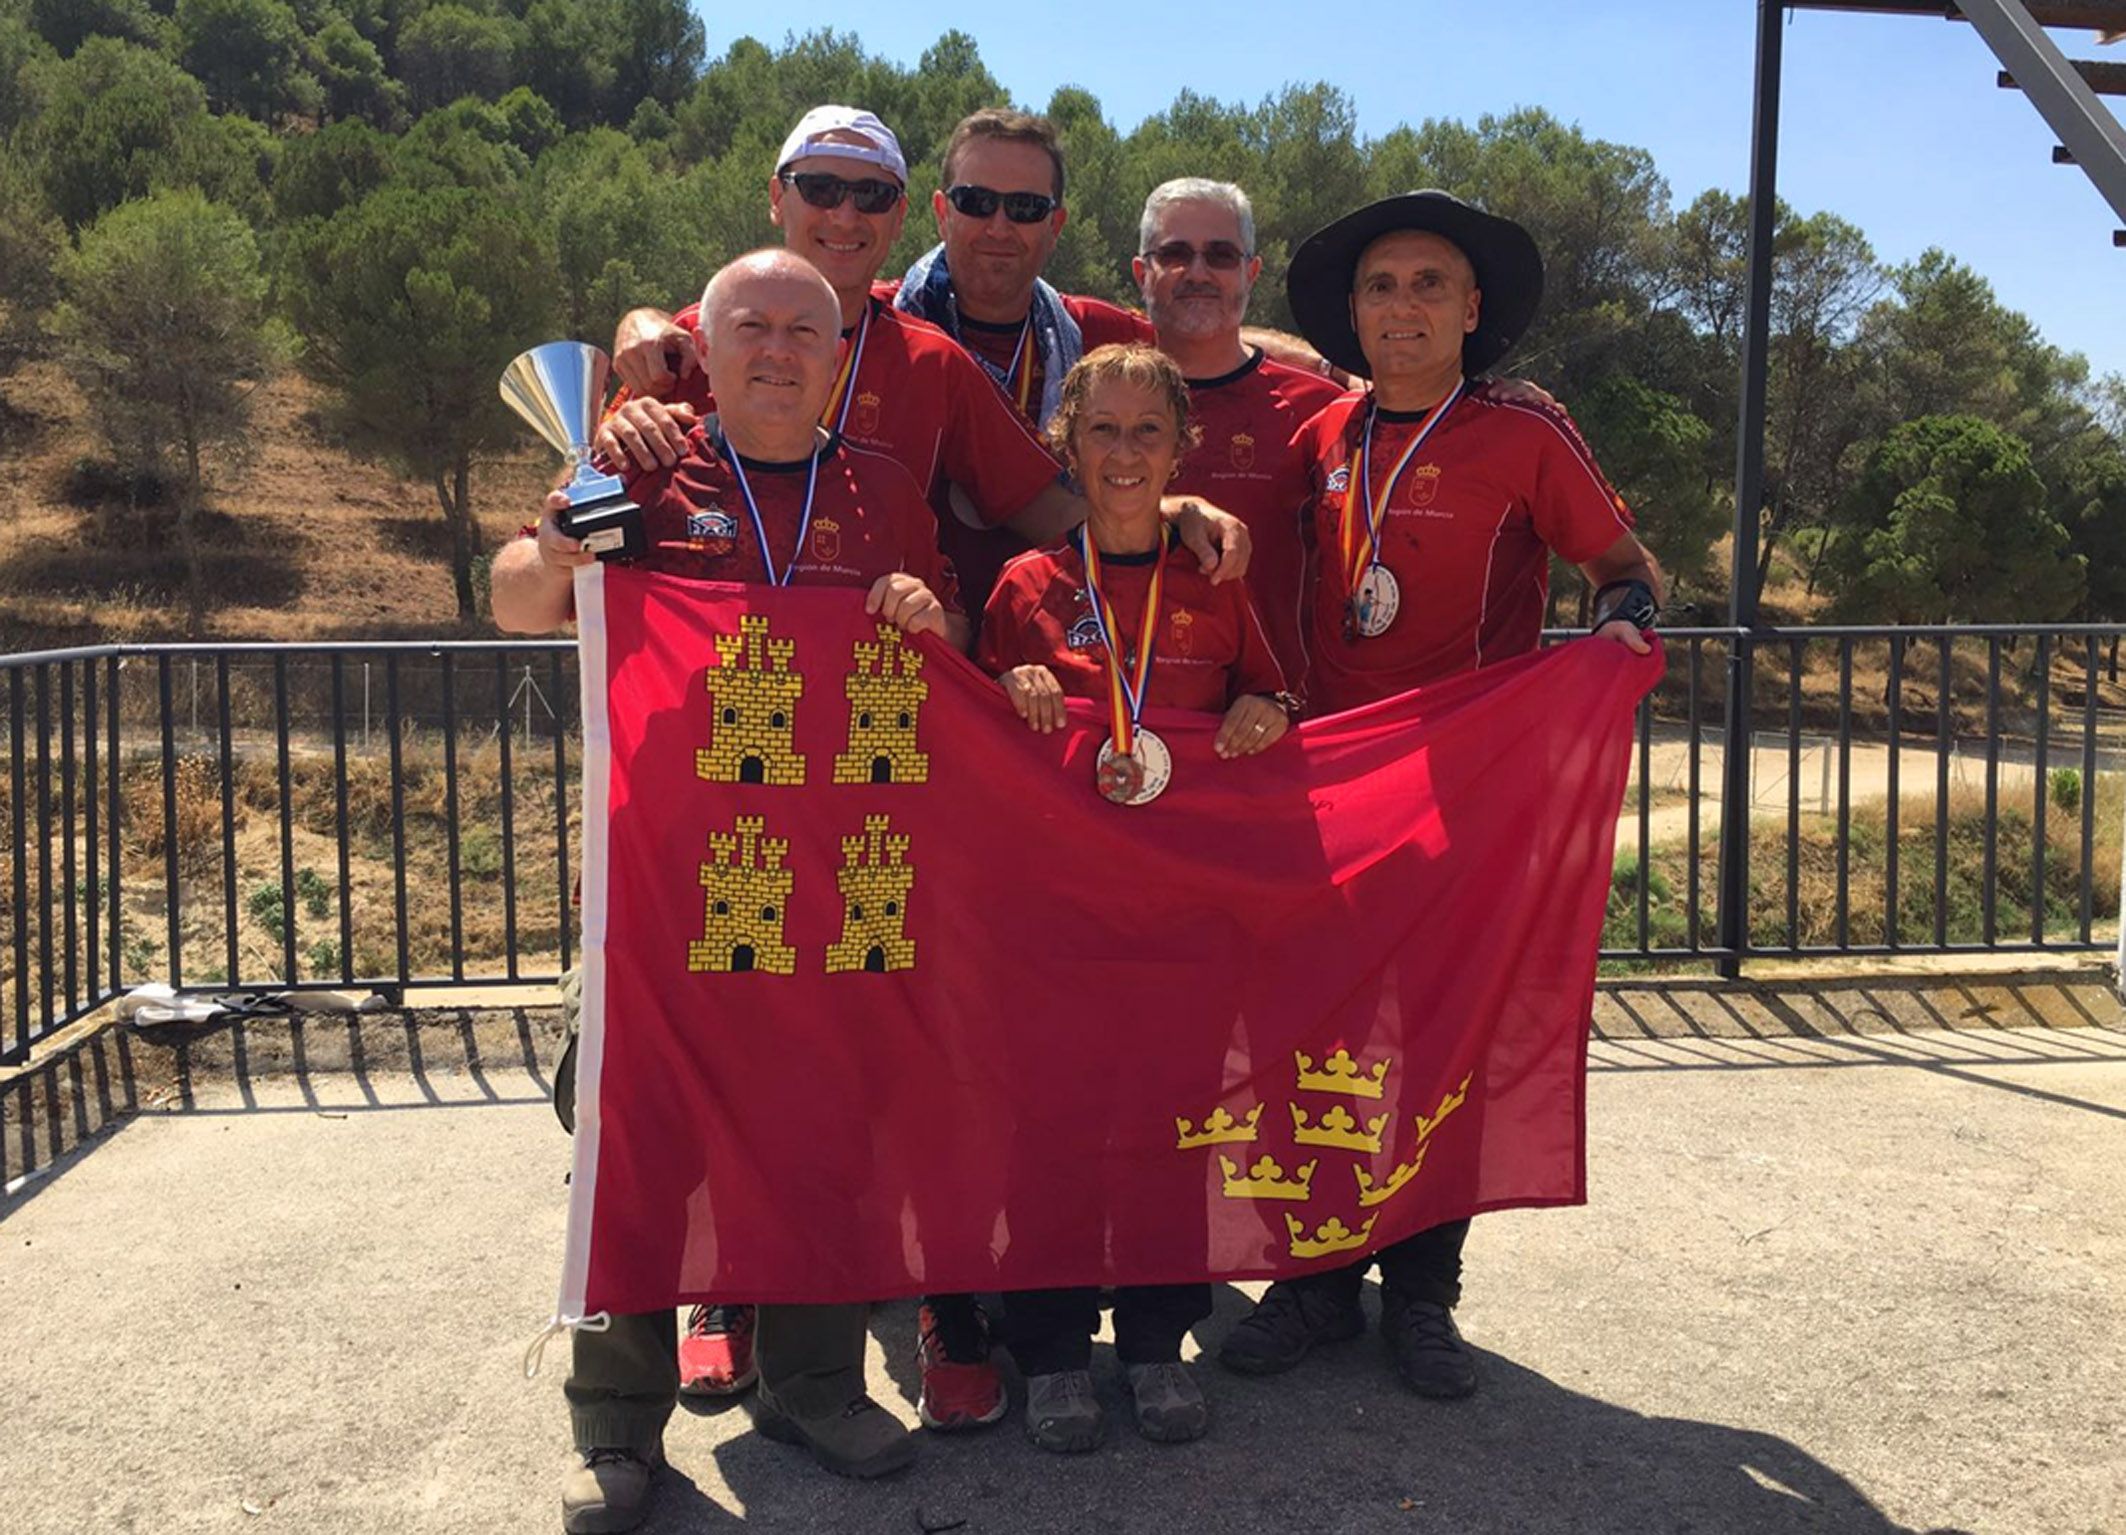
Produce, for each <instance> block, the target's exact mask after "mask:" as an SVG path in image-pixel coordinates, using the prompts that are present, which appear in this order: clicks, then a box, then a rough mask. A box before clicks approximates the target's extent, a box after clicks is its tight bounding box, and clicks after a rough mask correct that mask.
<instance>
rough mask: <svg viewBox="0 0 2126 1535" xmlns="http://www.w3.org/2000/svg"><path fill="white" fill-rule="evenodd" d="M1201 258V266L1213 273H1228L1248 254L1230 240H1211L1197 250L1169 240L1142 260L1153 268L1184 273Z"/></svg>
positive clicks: (1185, 243) (1246, 257)
mask: <svg viewBox="0 0 2126 1535" xmlns="http://www.w3.org/2000/svg"><path fill="white" fill-rule="evenodd" d="M1198 256H1201V257H1202V258H1203V264H1204V265H1205V266H1207V267H1209V268H1210V269H1211V270H1212V271H1214V272H1230V271H1233V270H1235V269H1236V268H1238V267H1239V266H1240V264H1241V263H1242V262H1244V261H1246V260H1247V259H1248V253H1247V252H1246V251H1244V250H1242V249H1241V248H1240V247H1239V246H1237V245H1235V244H1234V243H1233V242H1232V241H1231V240H1213V241H1211V242H1210V244H1208V245H1206V246H1204V247H1203V248H1202V249H1201V250H1198V249H1197V248H1196V247H1195V246H1193V245H1191V244H1189V243H1188V241H1186V240H1169V241H1167V242H1166V243H1165V244H1164V245H1161V246H1158V247H1156V248H1155V249H1152V250H1148V251H1146V252H1145V253H1144V259H1145V260H1146V261H1149V262H1150V263H1151V264H1152V265H1153V266H1155V267H1163V268H1165V269H1166V270H1167V271H1169V272H1184V271H1187V270H1188V268H1189V267H1191V266H1193V265H1194V264H1195V261H1196V258H1197V257H1198Z"/></svg>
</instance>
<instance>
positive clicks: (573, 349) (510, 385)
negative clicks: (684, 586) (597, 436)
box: [502, 341, 644, 560]
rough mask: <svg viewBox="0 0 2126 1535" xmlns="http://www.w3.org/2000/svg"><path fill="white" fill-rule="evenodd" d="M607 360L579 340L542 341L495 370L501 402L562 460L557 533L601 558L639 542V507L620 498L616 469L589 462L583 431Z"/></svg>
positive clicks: (588, 428) (639, 548) (631, 551)
mask: <svg viewBox="0 0 2126 1535" xmlns="http://www.w3.org/2000/svg"><path fill="white" fill-rule="evenodd" d="M611 366H612V364H611V363H610V362H609V361H608V360H607V358H606V355H605V353H603V352H601V351H599V350H598V349H597V348H596V347H594V346H591V345H590V344H588V343H587V342H582V341H549V342H547V343H546V345H544V346H535V347H533V348H532V349H531V350H530V351H528V352H524V353H521V354H519V356H518V357H517V360H516V361H515V362H512V363H511V364H510V365H509V367H508V368H507V369H506V370H505V371H504V372H503V374H502V400H503V403H504V404H506V405H508V406H509V408H510V409H511V410H513V411H515V412H516V413H517V414H518V415H520V416H522V417H523V418H524V419H525V420H526V421H528V422H529V423H531V428H532V430H533V431H535V432H537V433H538V434H539V435H540V436H541V437H544V438H545V439H546V440H547V442H548V443H549V444H551V445H552V447H553V448H554V450H555V451H556V452H558V453H560V454H561V455H562V457H564V458H565V459H567V460H568V468H569V471H570V475H569V481H568V483H567V484H566V485H564V486H562V487H561V488H562V490H563V492H564V493H565V494H566V495H567V496H568V510H567V511H565V512H563V513H562V514H561V516H560V517H559V519H558V521H559V522H560V524H561V531H562V532H564V533H566V534H568V536H569V537H571V538H574V539H578V540H580V541H581V542H582V544H583V547H584V548H585V549H586V550H588V551H589V552H590V553H592V554H595V555H596V556H598V558H599V559H601V560H610V559H619V558H624V557H628V556H633V555H639V554H641V553H642V552H643V548H644V543H643V533H642V508H641V507H639V506H637V505H635V503H634V502H632V501H630V500H629V499H628V498H627V492H626V490H625V488H624V487H623V486H622V484H621V482H620V477H619V476H618V475H612V474H600V473H599V472H598V471H597V470H596V469H594V468H593V467H592V466H591V446H590V444H591V437H592V435H593V434H594V433H595V432H596V431H597V428H598V412H599V410H600V408H601V407H602V406H603V405H604V404H605V381H606V376H607V373H608V371H609V369H610V368H611Z"/></svg>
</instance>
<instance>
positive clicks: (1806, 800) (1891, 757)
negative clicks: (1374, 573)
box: [0, 625, 2126, 1059]
mask: <svg viewBox="0 0 2126 1535" xmlns="http://www.w3.org/2000/svg"><path fill="white" fill-rule="evenodd" d="M2122 636H2126V626H2089V625H2049V626H2046V625H2004V626H1988V627H1962V628H1949V627H1931V628H1896V629H1893V628H1881V627H1850V628H1808V629H1787V630H1758V631H1756V632H1754V633H1748V634H1746V633H1744V632H1743V631H1740V630H1735V629H1673V630H1669V631H1667V632H1666V634H1665V636H1664V638H1665V640H1666V643H1667V645H1668V651H1669V668H1668V674H1667V676H1666V678H1665V679H1664V680H1663V682H1662V683H1661V685H1660V686H1659V688H1657V689H1656V690H1655V691H1654V692H1653V693H1652V694H1651V695H1649V696H1648V698H1647V699H1646V700H1645V702H1644V703H1643V704H1642V705H1641V707H1640V711H1639V720H1638V727H1639V728H1638V735H1637V742H1636V749H1635V753H1634V758H1633V768H1632V775H1631V782H1630V785H1629V788H1628V790H1627V793H1626V797H1625V803H1624V806H1623V814H1622V815H1621V816H1620V818H1619V821H1618V840H1617V862H1616V873H1615V876H1614V878H1613V881H1612V888H1611V902H1610V912H1609V924H1608V930H1607V932H1606V934H1605V937H1604V943H1603V951H1602V952H1603V957H1604V959H1605V960H1607V961H1610V962H1611V963H1612V964H1613V965H1617V964H1621V965H1625V966H1642V967H1643V966H1646V965H1669V964H1683V965H1692V966H1703V965H1707V964H1711V965H1716V966H1719V967H1721V968H1722V969H1724V970H1727V971H1729V972H1730V973H1731V972H1732V971H1733V969H1734V968H1735V967H1736V966H1739V964H1740V963H1741V962H1742V961H1744V960H1745V959H1751V958H1768V957H1771V958H1776V957H1805V956H1813V955H1824V954H1850V955H1884V954H1927V953H1934V954H1962V953H1978V952H1986V953H2038V952H2045V953H2055V952H2057V953H2070V952H2087V951H2094V950H2099V949H2107V948H2110V947H2111V946H2112V944H2113V943H2114V942H2115V934H2116V932H2117V913H2118V883H2119V872H2118V855H2119V851H2120V844H2119V827H2120V824H2121V819H2122V816H2126V807H2122V801H2126V687H2122V686H2121V685H2120V683H2119V682H2118V680H2117V678H2116V677H2115V675H2114V673H2113V658H2114V657H2115V655H2116V651H2117V642H2118V641H2119V640H2120V638H2121V637H2122ZM1569 637H1570V636H1569V635H1566V634H1562V633H1561V634H1554V635H1552V636H1549V638H1551V639H1553V640H1558V639H1565V638H1569ZM1735 676H1740V677H1741V678H1742V679H1743V686H1744V687H1745V688H1746V690H1747V692H1748V696H1749V707H1748V708H1747V709H1746V710H1745V711H1742V714H1741V716H1740V717H1742V718H1746V719H1747V720H1748V722H1749V727H1750V728H1749V739H1748V742H1747V757H1748V762H1747V771H1746V773H1745V774H1744V779H1743V781H1745V782H1747V783H1748V784H1749V786H1750V791H1749V795H1748V799H1749V804H1748V806H1747V813H1745V814H1736V815H1731V814H1728V813H1727V807H1726V806H1725V805H1724V804H1723V799H1724V797H1725V796H1724V788H1723V786H1724V784H1725V783H1726V782H1727V781H1728V772H1727V767H1728V764H1727V758H1726V752H1727V741H1726V731H1725V728H1724V721H1725V719H1726V717H1727V714H1728V709H1727V704H1728V699H1727V690H1728V686H1729V679H1730V678H1731V677H1735ZM1944 680H1946V683H1947V685H1946V686H1944V685H1943V684H1944ZM0 688H4V689H5V709H6V716H5V718H6V738H7V747H6V770H5V772H4V774H0V792H4V794H5V796H6V801H7V803H6V805H5V808H4V810H0V839H4V846H0V904H4V907H5V910H4V912H0V1059H19V1058H20V1057H21V1056H22V1054H23V1053H24V1052H26V1051H27V1049H28V1048H29V1047H30V1046H31V1045H33V1044H35V1043H36V1042H37V1041H39V1040H40V1039H43V1038H45V1037H46V1036H48V1035H49V1034H51V1033H52V1032H54V1031H55V1030H57V1029H59V1028H62V1027H64V1026H65V1025H66V1024H68V1023H70V1022H73V1021H74V1020H76V1019H78V1018H80V1017H82V1016H84V1015H85V1014H87V1013H89V1012H92V1011H94V1010H95V1009H96V1008H98V1007H100V1006H102V1005H103V1004H105V1003H106V1002H108V1001H109V1000H111V999H112V998H113V997H115V996H117V995H119V994H121V993H123V992H125V991H127V990H128V989H130V988H131V987H133V986H136V985H139V984H141V983H143V982H150V981H166V982H168V983H169V984H171V985H173V986H176V987H178V988H180V989H184V990H195V991H222V990H238V989H272V990H293V989H310V988H331V989H344V988H352V989H362V990H374V991H379V992H382V993H385V994H386V995H390V996H396V995H398V994H399V993H402V992H404V991H406V990H408V989H412V988H419V987H436V986H471V985H483V984H492V983H503V982H525V983H536V982H544V981H551V980H553V979H555V978H557V977H558V976H559V974H560V973H561V972H562V971H563V970H564V969H566V968H567V967H568V966H569V965H570V964H571V963H573V961H574V953H575V935H574V929H573V916H574V912H573V900H572V897H573V883H574V870H575V867H576V862H575V860H576V857H577V853H576V849H577V848H578V847H579V846H580V842H579V841H578V837H577V826H576V822H575V816H576V815H577V806H576V804H575V800H576V798H577V796H576V787H575V777H576V774H577V770H578V764H579V762H580V749H581V729H580V721H578V720H577V718H576V707H577V704H576V700H577V691H576V680H575V650H574V647H573V645H571V644H569V643H567V642H563V641H523V642H463V643H461V642H453V643H436V644H426V643H396V644H390V643H375V644H330V645H327V644H314V645H236V646H205V645H155V646H104V647H95V648H88V649H79V650H65V651H50V652H44V653H38V654H29V655H17V656H11V657H0ZM2107 697H2108V698H2109V699H2110V700H2111V702H2109V703H2107V702H2106V698H2107ZM1725 890H1747V891H1749V897H1748V901H1747V908H1748V909H1747V910H1746V911H1743V910H1740V909H1738V903H1734V902H1729V903H1723V902H1722V900H1721V893H1722V892H1723V891H1725Z"/></svg>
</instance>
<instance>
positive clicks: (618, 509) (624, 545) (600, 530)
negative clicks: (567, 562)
mask: <svg viewBox="0 0 2126 1535" xmlns="http://www.w3.org/2000/svg"><path fill="white" fill-rule="evenodd" d="M560 523H561V531H562V532H564V533H566V534H567V535H568V536H569V537H570V538H573V539H576V540H578V541H579V542H581V543H582V545H583V547H584V550H585V552H587V553H590V554H595V555H596V556H597V557H598V558H599V559H601V560H631V559H637V558H639V557H640V556H641V555H642V554H643V553H644V552H645V551H646V550H647V549H648V547H649V544H648V540H647V538H646V537H645V536H644V534H643V531H642V508H641V507H639V506H637V505H636V504H635V503H634V502H632V501H630V500H628V498H627V497H625V496H621V495H609V496H600V497H598V498H596V499H595V500H591V501H585V502H580V503H576V504H573V505H571V506H570V507H569V509H568V510H567V511H566V512H564V513H562V515H561V518H560Z"/></svg>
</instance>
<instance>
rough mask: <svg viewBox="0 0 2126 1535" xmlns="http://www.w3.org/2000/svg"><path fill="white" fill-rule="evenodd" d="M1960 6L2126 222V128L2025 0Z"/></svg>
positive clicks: (1976, 0)
mask: <svg viewBox="0 0 2126 1535" xmlns="http://www.w3.org/2000/svg"><path fill="white" fill-rule="evenodd" d="M1957 4H1958V9H1960V10H1961V11H1962V12H1963V15H1964V19H1965V20H1966V21H1968V22H1970V23H1971V25H1972V26H1973V27H1974V28H1975V29H1976V30H1977V32H1978V35H1979V36H1980V37H1983V38H1984V39H1985V40H1986V46H1987V47H1988V48H1991V49H1992V50H1993V56H1994V57H1995V58H1997V59H1999V60H2000V61H2001V64H2002V67H2004V68H2005V69H2006V70H2007V71H2008V73H2009V74H2010V75H2012V76H2014V78H2015V82H2016V84H2017V85H2018V86H2020V87H2021V88H2022V92H2023V94H2024V95H2025V96H2028V97H2029V98H2030V104H2031V105H2032V106H2034V107H2036V108H2037V110H2038V113H2039V115H2040V116H2042V117H2043V118H2044V119H2045V121H2046V122H2047V123H2048V124H2049V125H2050V126H2051V128H2052V131H2053V132H2054V133H2055V134H2057V135H2058V136H2059V141H2060V143H2061V144H2062V145H2063V146H2064V147H2065V148H2066V150H2067V152H2068V153H2069V154H2071V155H2073V156H2074V163H2075V164H2077V165H2079V166H2080V167H2081V168H2082V174H2083V175H2085V176H2087V177H2088V178H2089V180H2090V183H2091V185H2093V186H2094V187H2095V188H2096V189H2097V191H2098V192H2099V193H2100V194H2102V196H2103V198H2104V201H2105V202H2107V203H2109V204H2111V211H2112V212H2113V213H2115V214H2117V215H2118V217H2119V219H2120V221H2121V222H2122V223H2126V127H2121V126H2120V124H2119V120H2118V119H2117V118H2116V117H2114V116H2112V114H2111V109H2110V108H2109V107H2107V106H2105V105H2104V103H2103V102H2101V101H2099V100H2097V98H2096V92H2094V91H2092V90H2091V89H2090V88H2089V82H2088V81H2087V80H2085V79H2083V78H2082V75H2081V72H2080V71H2079V70H2077V69H2076V68H2075V66H2074V62H2073V61H2072V60H2071V59H2069V58H2068V57H2067V56H2066V55H2065V54H2063V53H2061V52H2060V47H2059V44H2058V43H2055V42H2054V41H2053V40H2052V39H2051V38H2050V37H2049V36H2047V35H2046V33H2045V29H2044V28H2043V27H2042V26H2040V25H2039V24H2038V22H2037V20H2036V19H2035V18H2034V17H2033V16H2032V15H2031V14H2030V8H2029V7H2028V6H2026V5H2024V4H2023V3H2022V0H1957Z"/></svg>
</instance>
